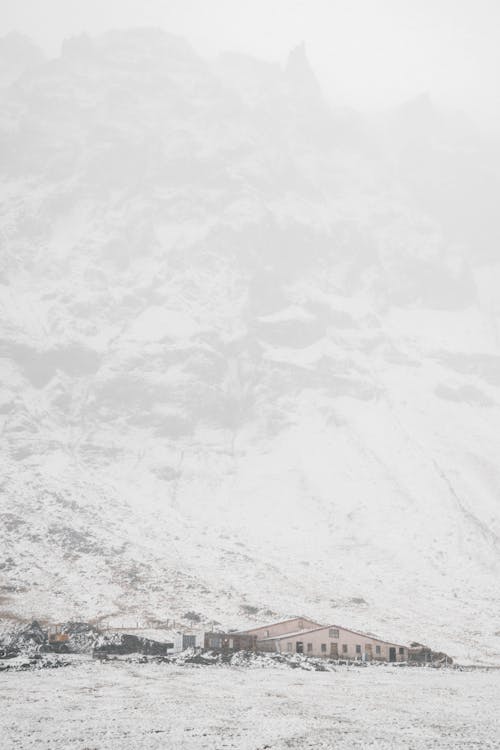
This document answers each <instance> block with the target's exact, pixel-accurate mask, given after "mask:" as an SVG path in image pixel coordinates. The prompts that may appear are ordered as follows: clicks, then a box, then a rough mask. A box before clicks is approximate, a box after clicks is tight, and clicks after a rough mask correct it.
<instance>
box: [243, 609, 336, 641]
mask: <svg viewBox="0 0 500 750" xmlns="http://www.w3.org/2000/svg"><path fill="white" fill-rule="evenodd" d="M294 620H305V621H306V622H314V623H316V625H318V627H322V628H323V627H326V626H324V625H321V626H320V624H319V622H317V621H316V620H313V619H312V617H306V615H297V616H296V617H287V619H286V620H276V621H275V622H271V623H268V624H267V625H255V627H251V628H247V629H246V630H237V631H235V632H233V633H232V635H246V634H247V633H250V631H252V630H268V629H269V628H272V627H273V626H274V625H284V624H285V623H287V622H293V621H294ZM298 632H300V633H303V632H304V631H303V630H300V631H298ZM262 640H264V639H262Z"/></svg>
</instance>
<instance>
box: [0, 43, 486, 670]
mask: <svg viewBox="0 0 500 750" xmlns="http://www.w3.org/2000/svg"><path fill="white" fill-rule="evenodd" d="M2 98H3V106H2V113H3V114H2V120H1V127H0V148H1V153H2V181H1V191H2V206H3V211H2V227H1V228H2V254H1V260H2V267H1V269H0V274H1V275H0V282H1V283H0V307H1V321H2V323H1V329H2V337H1V343H0V356H1V360H0V361H1V367H2V378H1V384H2V387H1V392H0V411H1V419H2V434H1V440H2V446H3V449H2V464H3V465H2V501H1V512H2V520H3V525H2V544H1V545H0V549H1V555H2V560H1V561H0V565H1V568H0V572H1V574H2V578H3V580H2V586H3V589H2V595H3V601H2V606H3V609H4V615H5V614H10V615H12V616H23V617H27V616H30V615H32V614H33V615H36V616H37V617H47V618H49V619H54V620H57V619H63V618H74V617H77V618H78V619H83V618H92V617H97V616H100V615H103V614H110V613H115V612H118V613H129V612H132V613H137V614H138V615H140V616H142V615H144V616H146V615H147V616H149V615H151V616H162V617H168V616H171V617H174V616H177V617H179V616H181V615H182V614H183V613H184V612H185V611H187V610H192V609H195V610H196V611H199V612H200V613H201V614H202V615H203V617H204V618H205V619H206V620H207V621H210V620H212V619H217V620H220V621H223V622H224V623H228V624H235V625H238V624H240V622H241V621H242V619H243V618H244V614H245V611H248V608H249V607H250V608H256V610H257V614H256V616H257V617H258V618H260V619H262V618H263V617H266V616H274V614H276V615H283V614H287V613H293V612H300V611H304V612H308V613H309V614H310V615H311V616H314V617H317V618H322V619H324V620H325V621H337V622H343V623H345V624H348V625H349V624H351V625H352V626H355V627H358V628H362V629H369V630H375V631H376V630H378V631H379V632H380V633H381V634H383V635H386V636H387V637H392V638H396V639H397V640H402V639H403V638H405V639H416V640H419V641H424V642H429V643H431V645H433V646H435V647H436V648H438V649H443V650H445V651H447V652H448V653H450V654H451V655H453V656H459V658H470V659H483V660H487V661H493V660H498V659H499V658H500V641H499V637H498V636H496V635H495V632H497V631H498V623H497V622H496V620H495V618H496V616H497V615H496V613H497V611H498V593H497V592H498V587H497V586H496V580H497V576H498V572H499V570H498V568H499V538H500V522H499V514H498V488H499V487H500V476H499V469H498V461H497V457H498V454H499V451H498V449H499V437H498V435H499V434H500V433H499V430H498V426H499V414H500V412H499V396H500V393H499V387H500V351H499V346H498V328H497V322H498V313H499V310H498V306H497V303H496V300H495V294H494V289H495V280H496V279H497V278H498V275H499V264H498V263H497V262H496V259H495V252H494V247H493V245H492V247H490V248H488V247H486V245H485V242H486V244H487V241H485V233H484V232H483V230H482V229H481V232H480V240H481V241H480V243H478V246H477V247H476V246H475V245H474V243H473V238H472V239H471V237H470V233H469V234H464V235H463V236H462V240H461V241H460V242H458V241H457V237H456V229H457V227H456V226H454V227H453V231H450V230H449V210H448V208H449V207H448V206H447V207H446V211H445V212H444V213H443V211H441V209H440V208H439V205H436V204H435V202H434V203H433V204H432V205H431V206H429V205H428V204H426V202H425V201H422V191H423V192H424V193H425V186H426V185H430V184H431V183H432V181H433V180H434V179H435V171H434V170H435V162H434V161H433V160H432V159H431V158H428V159H427V161H426V160H425V159H422V160H421V162H420V166H419V173H418V184H417V182H416V181H415V179H414V176H415V172H412V171H411V170H410V169H409V168H408V167H407V162H408V154H409V153H413V151H412V149H414V141H415V133H414V131H413V130H412V128H411V127H410V126H409V125H408V122H407V117H406V115H405V112H406V111H407V110H404V111H403V114H401V112H399V113H395V114H394V113H393V114H392V115H388V116H387V117H388V118H389V120H390V122H389V125H390V128H389V126H387V128H388V130H387V131H386V132H389V130H390V129H392V130H391V132H393V133H394V132H395V133H396V134H397V138H396V137H394V138H393V139H392V142H391V143H390V144H388V143H387V141H386V140H385V138H384V137H381V136H380V133H379V129H378V128H379V125H378V124H374V123H372V122H370V121H369V120H368V119H364V118H362V117H361V116H357V115H351V114H349V113H343V112H337V111H335V110H331V109H330V108H329V107H328V106H327V105H326V104H325V102H324V101H323V99H322V96H321V92H320V90H319V87H318V86H317V83H316V81H315V80H314V77H313V74H312V72H311V71H310V68H309V65H308V63H307V58H306V57H305V53H304V50H303V49H300V48H299V49H298V50H295V51H294V52H293V53H292V54H291V56H290V60H289V62H288V64H287V66H285V68H284V69H281V68H280V67H279V66H272V65H267V64H266V63H262V62H260V61H255V60H252V59H249V58H244V57H238V56H223V57H222V58H221V59H220V60H218V61H216V62H213V63H209V62H206V61H204V60H202V59H201V58H199V57H198V56H197V55H196V54H195V53H194V51H193V50H192V49H191V48H190V47H189V45H188V44H187V43H186V42H184V41H183V40H180V39H178V38H176V37H172V36H170V35H167V34H164V33H162V32H156V31H154V30H135V31H130V32H110V33H108V34H106V35H103V36H102V37H99V38H96V39H90V38H87V37H82V38H78V39H73V40H70V41H68V42H66V43H65V44H64V46H63V50H62V54H61V57H60V58H58V59H56V60H51V61H48V62H46V63H42V62H41V63H40V64H39V65H38V66H36V68H35V69H32V70H31V71H28V72H24V73H23V75H22V76H21V77H20V78H19V79H17V80H16V81H15V82H14V84H12V85H11V86H10V87H9V88H8V89H6V90H5V91H4V92H3V93H2ZM421 106H423V105H422V103H421V102H420V103H419V102H417V103H416V104H415V107H416V108H417V111H418V108H419V107H421ZM431 106H433V105H432V104H430V103H428V102H426V103H425V118H426V126H425V128H423V126H422V128H421V129H420V131H418V132H422V133H423V132H425V139H423V142H422V143H420V144H419V148H420V151H421V152H422V153H424V154H426V155H429V154H431V155H432V154H434V153H436V152H439V153H441V152H442V151H443V150H445V149H446V148H447V149H450V148H452V149H454V151H453V154H454V156H455V161H454V164H455V165H456V164H457V163H460V160H461V159H462V154H463V153H464V146H463V141H462V140H460V139H459V140H458V142H457V140H453V138H454V137H455V131H454V130H453V131H450V127H449V125H448V123H447V120H446V118H444V119H443V117H442V116H441V115H440V113H439V111H438V110H433V111H432V116H431V115H429V113H428V107H431ZM422 116H424V115H422ZM414 117H415V115H412V117H411V118H410V121H411V123H412V124H414ZM450 133H451V134H450ZM452 136H453V137H452ZM463 137H465V136H463ZM466 137H467V139H468V140H467V144H468V148H469V149H472V150H475V152H476V153H479V154H481V153H482V152H481V148H482V143H481V140H480V138H479V136H477V135H476V134H474V133H469V134H467V136H466ZM467 159H468V157H467ZM472 163H473V168H474V169H477V170H478V173H479V174H482V170H483V167H482V158H481V156H479V157H477V158H475V159H473V160H472ZM442 164H443V163H442V162H441V167H440V169H442V170H445V171H444V172H440V174H441V175H442V176H444V177H443V179H444V178H445V177H446V164H445V165H444V166H443V165H442ZM467 164H469V161H467ZM426 165H427V166H426ZM429 165H430V166H429ZM474 165H479V166H477V167H476V166H474ZM497 167H498V164H495V163H493V164H492V165H491V166H490V167H489V170H490V171H489V173H488V174H489V179H490V182H491V181H492V182H493V183H494V184H496V183H495V180H497V178H498V173H499V172H498V169H497ZM495 170H496V171H495ZM478 179H479V177H478ZM488 184H490V183H488ZM480 197H481V196H480V195H479V196H478V198H477V205H476V204H474V203H472V204H470V205H469V204H468V205H467V206H466V207H465V208H463V211H462V213H461V215H460V216H458V215H457V224H458V225H460V222H463V224H464V226H466V227H468V228H469V229H470V226H471V225H472V221H473V217H474V215H476V217H477V216H479V219H481V217H482V216H483V215H482V214H481V209H480V206H479V204H480V202H481V201H480ZM452 199H453V196H452V197H450V200H452ZM457 200H458V199H457ZM460 200H461V196H460ZM469 203H470V202H469ZM460 205H461V206H462V203H460ZM467 211H468V213H467ZM466 214H467V215H466ZM483 218H484V216H483ZM486 220H487V221H490V222H491V221H493V219H491V218H487V219H485V221H486ZM493 229H494V228H493ZM493 229H492V232H490V233H489V234H488V235H487V236H491V237H493V238H494V236H495V234H494V231H493ZM245 608H246V609H245ZM251 611H252V610H251Z"/></svg>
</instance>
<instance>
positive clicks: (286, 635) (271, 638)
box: [259, 618, 408, 648]
mask: <svg viewBox="0 0 500 750" xmlns="http://www.w3.org/2000/svg"><path fill="white" fill-rule="evenodd" d="M294 619H295V618H294ZM304 619H305V618H304ZM330 628H336V629H337V630H347V632H348V633H354V635H360V636H362V637H363V638H370V640H372V641H379V642H380V643H387V644H388V645H390V646H403V644H402V643H394V641H386V640H384V639H383V638H377V636H375V635H370V634H369V633H362V632H361V631H359V630H352V628H345V627H344V626H343V625H322V626H321V627H319V628H309V630H296V631H294V632H293V633H282V634H281V635H272V636H269V638H260V639H259V640H261V641H284V640H286V638H293V637H294V636H296V635H307V634H308V633H316V632H317V631H318V630H329V629H330ZM403 648H408V646H403Z"/></svg>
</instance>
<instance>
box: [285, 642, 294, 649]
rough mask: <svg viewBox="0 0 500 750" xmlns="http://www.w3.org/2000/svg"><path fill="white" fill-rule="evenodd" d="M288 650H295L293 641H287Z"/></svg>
mask: <svg viewBox="0 0 500 750" xmlns="http://www.w3.org/2000/svg"><path fill="white" fill-rule="evenodd" d="M286 650H287V651H293V643H287V644H286Z"/></svg>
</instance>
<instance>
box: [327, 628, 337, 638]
mask: <svg viewBox="0 0 500 750" xmlns="http://www.w3.org/2000/svg"><path fill="white" fill-rule="evenodd" d="M328 635H329V636H330V638H338V637H339V629H338V628H330V630H329V631H328Z"/></svg>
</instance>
